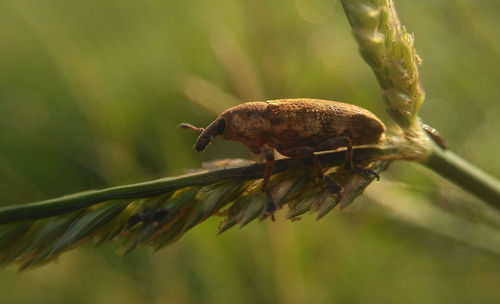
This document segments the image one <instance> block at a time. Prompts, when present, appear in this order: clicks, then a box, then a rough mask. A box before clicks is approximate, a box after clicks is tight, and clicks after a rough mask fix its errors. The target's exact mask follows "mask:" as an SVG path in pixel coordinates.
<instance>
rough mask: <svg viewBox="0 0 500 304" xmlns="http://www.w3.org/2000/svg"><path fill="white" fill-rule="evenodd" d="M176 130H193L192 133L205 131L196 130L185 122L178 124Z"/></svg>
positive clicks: (196, 128) (201, 129) (202, 129)
mask: <svg viewBox="0 0 500 304" xmlns="http://www.w3.org/2000/svg"><path fill="white" fill-rule="evenodd" d="M177 128H179V129H189V130H193V131H196V132H203V131H205V129H204V128H198V127H195V126H193V125H192V124H188V123H186V122H183V123H180V124H179V125H177Z"/></svg>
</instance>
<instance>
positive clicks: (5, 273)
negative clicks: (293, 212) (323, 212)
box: [0, 0, 500, 303]
mask: <svg viewBox="0 0 500 304" xmlns="http://www.w3.org/2000/svg"><path fill="white" fill-rule="evenodd" d="M396 7H397V9H398V12H399V15H400V18H401V20H402V22H403V23H404V24H406V26H407V27H408V29H409V31H410V32H414V33H415V38H416V47H417V50H418V52H419V55H420V56H421V57H422V59H423V67H422V70H421V73H422V79H423V84H424V88H425V90H426V93H427V99H426V102H425V103H424V106H423V108H422V111H421V116H422V118H423V119H424V120H425V121H426V122H428V123H429V124H430V125H432V126H433V127H435V128H437V129H438V130H440V131H441V133H442V134H443V135H444V136H445V137H446V139H447V140H448V142H449V145H450V146H451V148H452V149H453V150H454V151H456V152H457V153H458V154H460V155H462V156H463V157H464V158H466V159H468V160H470V161H471V162H473V163H475V164H477V165H478V166H479V167H481V168H483V169H485V170H486V171H487V172H489V173H490V174H492V175H494V176H500V162H498V161H495V159H497V158H496V156H497V154H498V151H500V140H499V135H498V132H499V131H500V119H498V116H499V115H500V104H499V103H498V99H499V97H500V94H499V89H498V85H499V79H500V39H498V38H499V37H500V2H498V1H495V0H490V1H472V0H442V1H435V0H421V1H409V0H405V1H403V0H401V1H396ZM285 97H289V98H291V97H315V98H324V99H332V100H339V101H346V102H350V103H353V104H357V105H360V106H363V107H365V108H368V109H370V110H371V111H373V112H374V113H375V114H377V115H378V116H380V117H381V118H382V119H383V120H384V121H386V122H387V124H390V122H389V119H388V116H387V115H386V114H385V113H384V109H383V104H382V100H381V97H380V89H379V87H378V85H377V83H376V80H375V78H374V76H373V75H372V72H371V70H370V69H369V67H368V66H367V65H366V64H365V63H364V62H363V61H362V59H361V57H360V56H359V54H358V52H357V46H356V44H355V42H354V39H353V37H352V36H351V33H350V27H349V25H348V22H347V20H346V18H345V16H344V15H343V11H342V8H341V5H340V3H338V2H337V1H333V0H332V1H327V0H281V1H264V0H252V1H245V0H213V1H202V0H190V1H183V0H169V1H153V0H151V1H126V0H106V1H96V0H88V1H63V0H46V1H25V0H0V193H1V194H2V196H1V199H0V202H1V204H2V205H8V204H16V203H26V202H29V201H36V200H43V199H47V198H51V197H55V196H60V195H64V194H69V193H72V192H77V191H82V190H88V189H95V188H105V187H109V186H115V185H121V184H126V183H133V182H139V181H144V180H151V179H155V178H159V177H164V176H173V175H179V174H182V173H183V172H185V170H186V169H189V168H196V167H199V166H200V165H201V162H203V161H209V160H213V159H217V158H226V157H244V158H252V157H253V156H252V155H250V153H249V152H248V151H247V150H246V148H245V147H243V146H242V145H240V144H237V143H232V142H224V141H222V140H217V141H215V142H214V143H213V144H212V145H211V146H210V148H209V149H208V150H207V151H206V152H204V153H196V152H195V151H194V150H193V149H192V145H193V142H194V140H195V137H196V135H195V134H193V133H191V132H188V131H183V130H178V129H176V125H177V124H178V123H180V122H184V121H187V122H191V123H193V124H195V125H200V126H205V125H207V124H208V123H209V122H210V121H211V120H212V119H213V118H214V117H215V116H216V114H217V112H219V111H220V110H223V109H225V108H227V107H229V106H231V105H234V104H235V103H239V102H242V101H251V100H263V99H277V98H285ZM371 188H372V187H370V188H369V189H368V190H367V191H366V192H367V193H366V195H364V196H363V197H361V198H360V199H358V200H357V202H355V204H354V205H353V206H352V207H350V208H349V209H348V210H346V211H343V212H339V211H338V210H334V211H333V212H332V213H331V214H330V215H328V216H326V217H325V218H324V219H323V220H321V221H319V222H316V221H315V219H314V216H308V215H305V216H304V217H303V219H302V220H301V221H299V222H294V223H291V222H287V221H285V220H284V219H283V213H284V212H281V213H279V214H278V216H277V217H278V220H277V222H275V223H272V222H268V221H266V222H263V223H260V224H259V223H257V222H255V223H251V224H250V225H248V226H247V227H245V228H244V229H242V230H238V229H233V230H230V231H229V232H226V233H224V234H222V235H221V236H216V232H217V224H218V219H212V220H209V221H207V222H206V223H204V224H202V225H200V226H198V227H196V228H194V229H193V230H192V231H190V232H189V233H188V234H187V235H185V236H184V237H183V238H182V239H181V240H180V241H179V242H178V243H176V244H175V245H173V246H171V247H169V248H167V249H163V250H161V251H160V252H157V253H154V254H153V253H152V252H151V250H149V249H148V248H142V249H140V250H138V251H136V252H134V253H133V254H131V255H129V256H126V257H124V258H120V257H119V256H118V255H117V254H116V252H115V251H116V247H117V245H104V246H101V247H98V248H93V247H92V246H90V245H86V246H83V247H82V248H80V249H77V250H73V251H71V252H69V253H66V254H64V255H63V256H62V257H61V258H60V259H59V261H58V262H56V263H52V264H49V265H47V266H44V267H41V268H39V269H36V270H34V271H29V272H25V273H20V274H19V273H16V270H15V268H14V267H8V268H6V269H1V270H0V301H1V302H2V303H114V302H117V301H119V303H148V302H151V303H256V302H260V303H402V302H405V303H424V302H425V303H451V302H453V303H471V302H474V303H500V289H499V286H500V249H499V248H500V247H495V246H494V244H493V245H491V247H492V248H489V250H488V249H484V246H480V245H479V246H478V245H477V244H476V242H479V243H481V242H483V241H484V242H483V243H488V244H492V242H489V239H484V240H483V239H481V238H482V237H483V236H484V234H482V233H477V231H479V230H477V229H476V228H477V227H482V226H481V225H483V224H484V223H487V222H488V221H490V222H491V223H490V224H492V226H493V225H494V224H495V223H499V222H500V221H496V220H497V219H498V218H497V217H496V216H497V215H496V214H493V213H492V211H490V210H488V209H485V208H484V206H482V205H481V204H480V203H479V202H477V201H476V200H475V199H474V198H472V197H470V196H469V195H467V194H465V193H463V192H461V191H460V189H457V188H456V187H454V186H452V185H450V184H449V183H447V182H445V181H443V180H442V179H440V178H439V177H437V176H436V175H435V174H433V173H431V172H429V171H428V170H426V169H423V168H422V167H420V166H417V165H413V164H410V163H396V164H394V165H393V166H392V167H391V168H390V170H389V172H387V173H386V174H385V175H384V176H383V178H382V181H380V182H379V183H377V185H373V190H372V189H371ZM411 200H413V201H415V200H416V201H417V203H418V204H422V206H438V207H439V212H444V213H445V214H447V215H449V216H456V217H460V218H466V219H467V223H468V224H467V225H468V226H467V225H465V226H463V227H462V225H456V224H457V223H458V224H460V223H462V222H456V223H455V222H453V221H452V222H450V223H448V224H442V223H441V222H442V221H441V220H440V219H441V218H440V217H438V218H437V220H434V221H430V220H429V218H428V217H426V216H425V214H423V213H422V214H419V213H418V211H417V210H416V209H411V208H413V207H414V206H415V205H405V204H407V203H408V204H409V202H410V201H411ZM391 204H392V206H397V208H399V209H398V210H399V212H394V209H391V208H388V207H387V206H391ZM412 206H413V207H412ZM467 206H473V207H467ZM404 214H407V216H406V217H405V216H404ZM408 215H409V216H408ZM413 215H415V217H414V218H413V220H409V218H411V216H413ZM464 223H465V222H464ZM451 226H454V227H451ZM421 227H426V228H427V229H422V228H421ZM467 227H469V228H470V229H469V228H467ZM497 228H498V226H497V227H496V228H491V229H497ZM462 229H463V230H462ZM488 231H490V230H488ZM492 231H493V232H492V234H491V235H492V237H493V238H495V237H498V236H499V233H498V232H496V231H498V230H492ZM436 232H437V233H436ZM474 232H475V233H477V234H474ZM490 232H491V231H490ZM495 233H496V234H495ZM443 234H444V235H448V236H452V238H448V237H444V236H442V235H443ZM453 238H455V239H460V238H462V239H463V240H465V242H460V241H456V240H453ZM495 240H497V239H495ZM493 243H494V242H493ZM497 244H498V243H497ZM481 247H482V248H481ZM495 248H496V249H495ZM495 252H496V253H495Z"/></svg>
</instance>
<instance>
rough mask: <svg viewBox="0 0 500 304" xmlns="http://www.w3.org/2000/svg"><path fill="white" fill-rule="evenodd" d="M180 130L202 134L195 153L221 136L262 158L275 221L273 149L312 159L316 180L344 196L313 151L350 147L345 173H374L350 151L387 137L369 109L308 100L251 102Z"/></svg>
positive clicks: (269, 206) (264, 184)
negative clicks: (205, 123)
mask: <svg viewBox="0 0 500 304" xmlns="http://www.w3.org/2000/svg"><path fill="white" fill-rule="evenodd" d="M179 127H180V128H185V129H191V130H195V131H199V132H201V134H200V136H199V137H198V139H197V140H196V143H195V146H194V147H195V149H196V150H197V151H203V150H204V149H205V148H206V147H207V146H208V145H209V144H210V143H211V142H212V140H213V139H214V138H215V137H216V136H217V135H220V136H222V137H223V138H225V139H228V140H234V141H239V142H242V143H243V144H245V145H246V146H248V148H250V150H251V151H252V152H253V153H256V154H260V155H261V156H262V157H263V159H264V160H265V161H266V163H267V165H266V170H265V173H264V180H263V182H262V191H263V192H264V193H266V195H267V197H268V200H267V203H266V205H265V207H264V212H265V213H268V214H269V215H271V217H272V218H274V217H273V211H274V210H276V205H275V204H274V202H273V200H272V197H271V194H270V191H268V189H267V186H268V182H269V178H270V177H271V174H272V166H273V161H274V151H275V150H276V151H278V152H279V153H280V154H282V155H284V156H288V157H291V158H309V157H310V158H312V160H313V163H314V167H315V170H316V172H317V174H318V176H319V177H320V178H321V179H323V180H325V182H327V183H328V185H329V188H330V190H331V191H332V192H334V193H337V194H338V195H339V196H340V192H341V191H342V187H341V186H339V185H338V184H336V183H335V182H334V181H333V180H332V179H331V178H330V177H329V176H327V175H325V174H323V169H322V167H321V163H320V161H319V159H318V157H317V156H316V155H315V154H314V152H319V151H327V150H336V149H338V148H347V150H346V160H345V168H346V170H356V171H360V172H361V173H367V172H370V171H369V170H366V169H363V168H360V167H358V166H354V165H353V162H352V158H353V155H352V147H353V146H359V145H369V144H378V143H381V142H383V141H384V139H385V126H384V124H383V123H382V121H380V119H378V118H377V117H376V116H375V115H374V114H372V113H371V112H370V111H368V110H365V109H363V108H360V107H358V106H354V105H351V104H347V103H342V102H337V101H329V100H320V99H307V98H301V99H278V100H269V101H258V102H247V103H243V104H241V105H238V106H236V107H233V108H230V109H227V110H226V111H224V112H222V113H221V114H220V115H219V116H218V117H217V118H216V119H215V120H214V121H213V122H212V123H211V124H210V125H209V126H208V127H207V128H197V127H194V126H193V125H190V124H187V123H182V124H180V125H179ZM371 173H372V174H374V175H375V176H376V177H377V178H378V175H377V174H376V173H375V172H371Z"/></svg>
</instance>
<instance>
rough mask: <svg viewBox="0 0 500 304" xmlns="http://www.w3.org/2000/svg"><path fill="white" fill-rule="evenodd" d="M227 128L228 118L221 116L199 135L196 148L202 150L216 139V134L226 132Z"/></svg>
mask: <svg viewBox="0 0 500 304" xmlns="http://www.w3.org/2000/svg"><path fill="white" fill-rule="evenodd" d="M225 129H226V120H225V119H224V118H222V117H221V118H219V119H217V120H215V121H214V122H212V123H211V124H210V125H209V126H208V127H207V128H206V129H205V130H204V131H203V132H202V133H201V134H200V136H198V139H197V140H196V143H195V144H194V148H195V149H196V151H198V152H201V151H203V150H205V148H206V147H207V146H208V145H209V144H210V143H211V142H212V141H213V140H214V138H215V136H217V135H222V134H224V131H225Z"/></svg>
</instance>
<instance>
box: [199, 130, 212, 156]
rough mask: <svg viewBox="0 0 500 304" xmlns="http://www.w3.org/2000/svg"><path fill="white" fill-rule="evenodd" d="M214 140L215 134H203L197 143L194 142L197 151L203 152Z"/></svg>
mask: <svg viewBox="0 0 500 304" xmlns="http://www.w3.org/2000/svg"><path fill="white" fill-rule="evenodd" d="M212 140H214V136H208V135H206V134H201V135H200V136H199V137H198V139H197V140H196V143H195V144H194V148H195V149H196V151H198V152H201V151H203V150H205V148H206V147H207V146H208V145H209V144H210V143H211V142H212Z"/></svg>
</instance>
